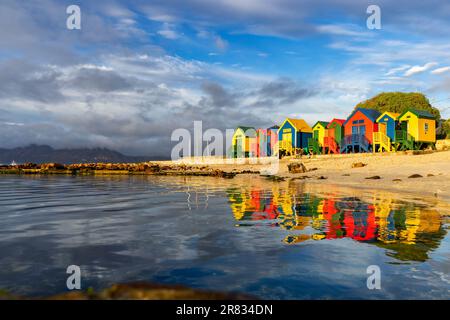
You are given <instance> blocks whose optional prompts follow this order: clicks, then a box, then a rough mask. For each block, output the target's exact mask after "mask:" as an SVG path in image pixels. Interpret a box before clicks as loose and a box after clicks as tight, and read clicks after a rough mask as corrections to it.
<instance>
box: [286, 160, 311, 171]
mask: <svg viewBox="0 0 450 320" xmlns="http://www.w3.org/2000/svg"><path fill="white" fill-rule="evenodd" d="M288 170H289V172H290V173H305V172H307V171H308V170H307V169H306V167H305V165H304V164H303V163H301V162H294V163H290V164H288Z"/></svg>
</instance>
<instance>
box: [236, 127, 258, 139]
mask: <svg viewBox="0 0 450 320" xmlns="http://www.w3.org/2000/svg"><path fill="white" fill-rule="evenodd" d="M239 129H241V130H242V131H243V132H244V134H245V136H246V137H254V136H255V134H256V129H255V128H253V127H245V126H238V127H237V128H236V131H237V130H239ZM236 131H235V133H236Z"/></svg>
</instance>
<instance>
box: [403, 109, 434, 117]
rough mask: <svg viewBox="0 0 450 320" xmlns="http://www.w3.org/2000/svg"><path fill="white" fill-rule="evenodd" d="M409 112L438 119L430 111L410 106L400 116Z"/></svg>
mask: <svg viewBox="0 0 450 320" xmlns="http://www.w3.org/2000/svg"><path fill="white" fill-rule="evenodd" d="M407 112H411V113H413V114H415V115H416V116H418V117H419V118H426V119H436V117H435V116H433V115H432V114H431V113H429V112H428V111H425V110H417V109H412V108H409V109H407V110H405V111H404V112H403V113H402V114H401V115H400V116H399V118H401V117H403V115H404V114H405V113H407Z"/></svg>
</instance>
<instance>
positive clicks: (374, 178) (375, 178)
mask: <svg viewBox="0 0 450 320" xmlns="http://www.w3.org/2000/svg"><path fill="white" fill-rule="evenodd" d="M365 179H373V180H378V179H381V177H380V176H372V177H367V178H365Z"/></svg>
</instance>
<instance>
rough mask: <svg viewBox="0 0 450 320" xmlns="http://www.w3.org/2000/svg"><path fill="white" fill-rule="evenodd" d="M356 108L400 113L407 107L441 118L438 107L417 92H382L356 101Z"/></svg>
mask: <svg viewBox="0 0 450 320" xmlns="http://www.w3.org/2000/svg"><path fill="white" fill-rule="evenodd" d="M356 108H368V109H375V110H378V111H379V112H381V113H383V112H385V111H390V112H396V113H402V112H403V111H405V110H406V109H408V108H413V109H417V110H425V111H428V112H429V113H431V114H432V115H434V116H435V117H436V119H437V120H439V119H440V118H441V114H440V112H439V110H438V109H436V108H434V107H433V106H432V105H431V104H430V101H428V98H427V97H426V96H425V95H424V94H422V93H419V92H407V93H406V92H383V93H380V94H378V95H376V96H375V97H373V98H371V99H368V100H366V101H363V102H360V103H358V105H357V106H356Z"/></svg>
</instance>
